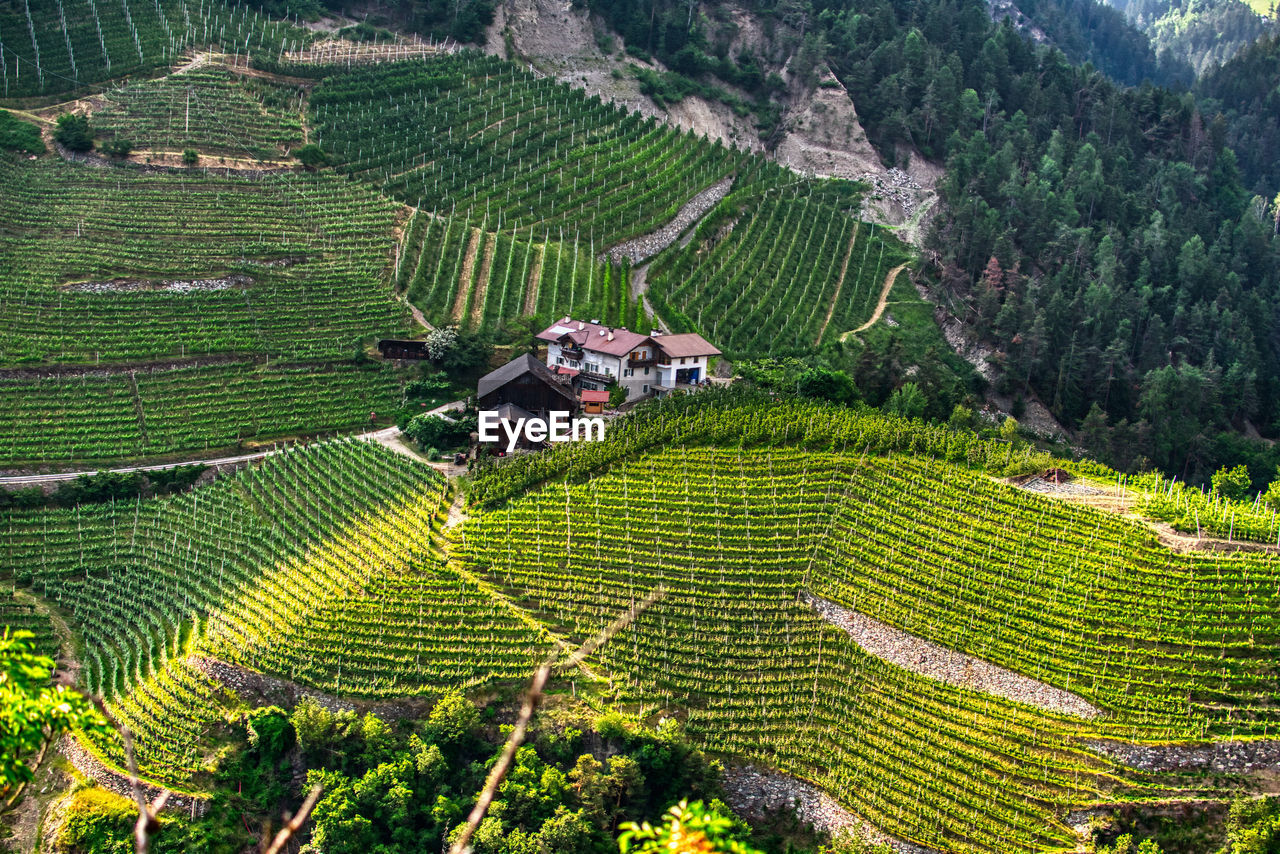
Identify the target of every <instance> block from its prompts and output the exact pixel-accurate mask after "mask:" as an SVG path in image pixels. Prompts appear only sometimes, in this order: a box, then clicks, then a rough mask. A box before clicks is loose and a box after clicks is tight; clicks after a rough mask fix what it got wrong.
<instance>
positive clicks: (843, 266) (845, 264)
mask: <svg viewBox="0 0 1280 854" xmlns="http://www.w3.org/2000/svg"><path fill="white" fill-rule="evenodd" d="M861 225H862V223H860V222H855V223H854V224H853V234H851V235H850V236H849V245H848V246H847V247H845V250H844V261H842V262H841V263H840V278H839V280H837V281H836V292H835V293H834V294H832V295H831V305H829V306H827V317H826V319H825V320H823V321H822V328H821V329H819V330H818V337H817V338H815V339H814V340H813V346H815V347H817V346H818V345H819V344H821V343H822V336H823V335H826V334H827V327H828V326H829V325H831V316H832V315H833V314H835V313H836V303H837V302H839V301H840V291H842V290H844V276H845V273H848V272H849V256H850V255H852V254H853V244H854V243H855V242H856V241H857V239H858V229H859V227H861ZM882 307H883V306H882Z"/></svg>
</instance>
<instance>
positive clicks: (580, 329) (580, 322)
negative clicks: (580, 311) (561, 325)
mask: <svg viewBox="0 0 1280 854" xmlns="http://www.w3.org/2000/svg"><path fill="white" fill-rule="evenodd" d="M586 328H587V327H586V325H585V324H584V323H583V322H582V321H581V320H579V321H578V331H579V332H581V331H582V330H584V329H586Z"/></svg>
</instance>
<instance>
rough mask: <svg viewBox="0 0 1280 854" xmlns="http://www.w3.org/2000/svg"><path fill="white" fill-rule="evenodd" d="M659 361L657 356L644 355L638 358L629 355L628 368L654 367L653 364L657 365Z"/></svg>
mask: <svg viewBox="0 0 1280 854" xmlns="http://www.w3.org/2000/svg"><path fill="white" fill-rule="evenodd" d="M657 363H658V359H657V357H655V356H644V357H640V358H637V357H635V356H628V357H627V367H628V368H648V367H652V366H653V365H656V364H657Z"/></svg>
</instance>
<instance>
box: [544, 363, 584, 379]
mask: <svg viewBox="0 0 1280 854" xmlns="http://www.w3.org/2000/svg"><path fill="white" fill-rule="evenodd" d="M551 373H553V374H559V375H560V376H562V377H576V376H577V375H578V374H579V373H581V372H580V371H579V370H578V369H577V368H566V367H565V366H564V365H552V366H551Z"/></svg>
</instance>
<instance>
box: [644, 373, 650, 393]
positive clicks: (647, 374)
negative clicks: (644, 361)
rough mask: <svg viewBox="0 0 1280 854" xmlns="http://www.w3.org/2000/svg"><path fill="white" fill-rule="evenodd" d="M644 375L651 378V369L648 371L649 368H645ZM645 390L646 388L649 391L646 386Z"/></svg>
mask: <svg viewBox="0 0 1280 854" xmlns="http://www.w3.org/2000/svg"><path fill="white" fill-rule="evenodd" d="M644 375H645V376H646V377H647V376H649V369H648V368H645V369H644ZM645 388H646V389H648V386H645Z"/></svg>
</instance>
